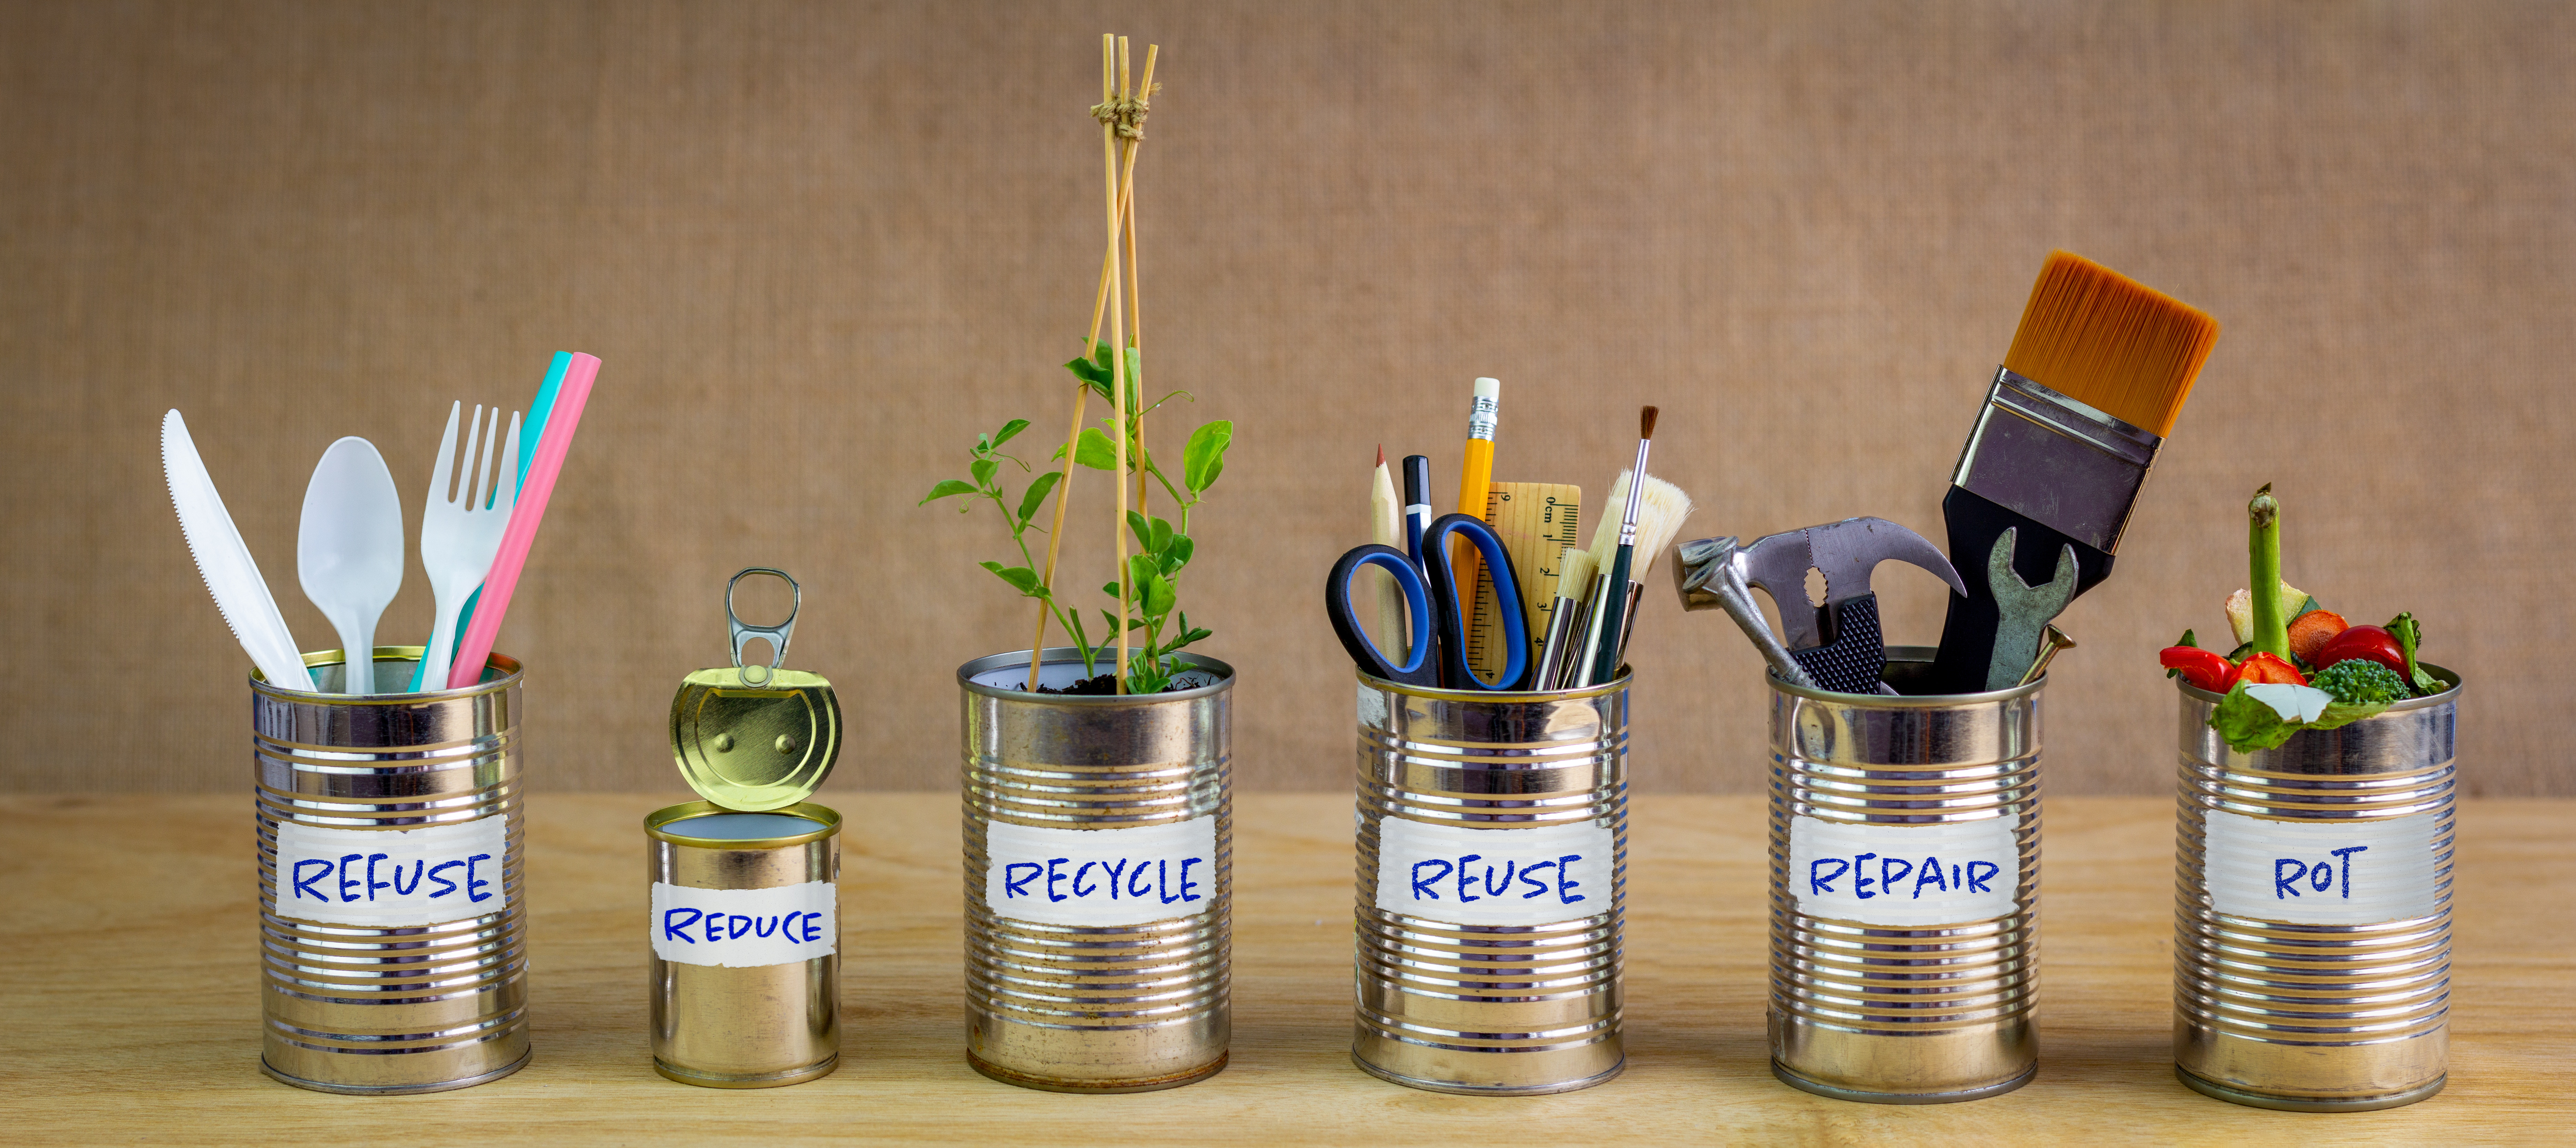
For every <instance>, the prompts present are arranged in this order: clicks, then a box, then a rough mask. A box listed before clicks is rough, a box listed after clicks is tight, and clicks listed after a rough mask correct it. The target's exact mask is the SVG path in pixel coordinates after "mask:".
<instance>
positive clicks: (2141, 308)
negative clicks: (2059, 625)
mask: <svg viewBox="0 0 2576 1148" xmlns="http://www.w3.org/2000/svg"><path fill="white" fill-rule="evenodd" d="M2217 341H2218V323H2217V321H2216V320H2214V319H2211V318H2210V317H2209V316H2208V315H2206V314H2204V313H2202V312H2201V311H2199V310H2197V309H2195V308H2193V307H2191V306H2189V305H2186V304H2184V303H2182V302H2179V301H2177V300H2175V299H2174V298H2172V297H2171V296H2168V295H2165V294H2164V293H2162V292H2159V291H2156V290H2154V289H2152V288H2149V287H2147V286H2145V285H2143V284H2141V283H2139V282H2137V281H2136V280H2133V279H2130V278H2128V277H2127V276H2124V275H2121V274H2120V273H2119V272H2116V271H2113V270H2111V269H2110V268H2108V267H2104V266H2102V265H2101V264H2099V263H2095V262H2093V261H2092V260H2089V259H2086V258H2084V257H2083V256H2080V255H2075V254H2073V253H2070V252H2065V251H2058V252H2052V253H2051V254H2050V255H2049V257H2048V263H2047V265H2046V266H2045V267H2044V268H2042V269H2041V271H2040V273H2039V281H2038V282H2037V283H2036V284H2034V285H2033V286H2032V287H2031V292H2030V303H2029V305H2028V306H2027V307H2026V308H2024V310H2023V311H2022V316H2021V328H2020V329H2019V330H2018V331H2016V332H2014V334H2013V341H2012V349H2011V350H2010V351H2008V352H2006V353H2005V355H2004V362H2003V366H2002V367H2001V368H1999V369H1998V370H1996V372H1995V378H1994V382H1993V383H1992V384H1991V385H1990V386H1989V387H1988V388H1987V390H1986V400H1985V403H1984V405H1982V406H1981V407H1979V408H1978V412H1977V424H1976V426H1975V428H1974V429H1972V430H1970V431H1969V432H1968V444H1967V447H1966V449H1964V450H1962V451H1960V453H1959V465H1958V468H1957V469H1956V470H1955V471H1954V472H1953V473H1952V475H1951V478H1950V493H1949V496H1948V497H1946V498H1944V499H1942V500H1941V513H1942V516H1943V517H1944V518H1945V519H1946V520H1947V522H1948V525H1949V534H1950V563H1951V565H1953V566H1956V567H1957V568H1959V569H1960V570H1963V571H1969V570H1985V569H1987V568H1988V566H1989V561H1988V559H1989V557H1990V556H1991V555H1992V554H1993V552H1994V548H1995V543H1996V542H1997V541H1998V540H1999V539H2001V538H2002V537H2003V534H2004V531H2006V530H2014V531H2016V536H2015V540H2014V546H2013V553H2012V567H2013V571H2014V573H2016V574H2018V575H2019V577H2020V579H2021V581H2022V582H2023V583H2025V584H2027V585H2028V586H2042V585H2045V584H2047V583H2048V582H2049V581H2050V580H2051V578H2052V577H2053V575H2054V574H2055V569H2056V565H2057V562H2058V557H2059V555H2060V554H2061V553H2062V551H2063V550H2064V549H2065V548H2069V547H2071V548H2072V549H2073V551H2074V553H2075V561H2076V577H2075V593H2076V594H2079V595H2080V594H2082V593H2083V592H2085V591H2086V590H2090V589H2092V588H2093V587H2094V586H2097V585H2099V584H2101V581H2102V580H2103V579H2104V578H2107V577H2109V576H2110V574H2111V561H2112V558H2113V557H2114V556H2115V555H2116V554H2118V552H2119V549H2120V535H2121V533H2122V532H2123V531H2125V530H2126V529H2127V528H2128V525H2129V513H2130V511H2131V510H2132V509H2133V508H2134V507H2135V506H2136V505H2137V501H2138V491H2139V489H2140V488H2141V487H2142V486H2144V485H2145V483H2146V481H2147V471H2148V470H2149V469H2150V468H2152V467H2153V466H2154V465H2155V461H2156V454H2157V452H2159V451H2161V450H2162V449H2164V442H2165V436H2166V435H2168V434H2171V433H2172V432H2173V425H2174V419H2175V417H2176V416H2177V415H2179V414H2180V413H2181V412H2182V404H2183V400H2184V399H2185V398H2187V397H2189V396H2190V394H2191V385H2192V381H2193V380H2194V379H2196V378H2198V377H2199V375H2200V368H2201V364H2202V363H2205V362H2207V361H2208V359H2209V351H2210V348H2211V347H2212V346H2213V345H2215V344H2216V343H2217ZM1967 583H1968V593H1967V595H1966V596H1965V597H1962V596H1959V595H1956V594H1953V595H1951V597H1950V616H1949V619H1948V621H1947V622H1946V623H1945V624H1944V626H1943V628H1942V630H1941V652H1940V655H1939V656H1938V658H1937V659H1936V660H1935V661H1934V664H1933V669H1932V677H1933V689H1934V690H1936V691H1937V692H1942V693H1975V692H1978V691H1980V690H1984V689H1987V688H1988V684H1987V683H1988V678H1989V675H1990V673H1992V672H1993V671H1994V669H1995V665H1994V663H1995V660H1996V656H1997V650H1996V633H1997V630H1998V628H1999V627H2000V625H2001V621H2002V614H2001V611H2000V609H1999V608H1998V606H1997V605H1996V600H1995V593H1994V590H1993V588H1992V587H1991V586H1990V585H1989V584H1988V583H1987V582H1986V581H1985V580H1981V579H1978V578H1974V577H1971V578H1969V579H1967ZM2041 621H2045V619H2041ZM2027 668H2028V667H2027V665H2024V666H2021V667H2013V668H2012V672H2011V673H2010V675H2009V676H2006V677H2004V678H2003V679H2002V680H2003V681H2004V682H2005V683H2006V684H2007V685H2009V684H2010V683H2011V682H2012V681H2015V680H2018V679H2019V678H2020V677H2021V676H2022V674H2023V672H2024V671H2026V670H2027Z"/></svg>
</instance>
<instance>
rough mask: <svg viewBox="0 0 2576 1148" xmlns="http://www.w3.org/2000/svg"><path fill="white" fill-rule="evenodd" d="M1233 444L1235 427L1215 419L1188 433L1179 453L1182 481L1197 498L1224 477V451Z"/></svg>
mask: <svg viewBox="0 0 2576 1148" xmlns="http://www.w3.org/2000/svg"><path fill="white" fill-rule="evenodd" d="M1233 443H1234V423H1233V421H1232V420H1228V419H1218V420H1217V421H1215V422H1212V423H1208V424H1205V425H1203V426H1201V427H1199V429H1197V430H1195V431H1192V432H1190V443H1189V446H1188V447H1186V448H1184V449H1183V450H1182V452H1181V460H1182V467H1181V481H1182V483H1183V484H1185V485H1187V486H1188V487H1189V488H1190V493H1192V494H1198V493H1201V492H1204V491H1205V490H1207V488H1209V487H1211V486H1215V485H1216V479H1217V476H1218V475H1220V474H1224V473H1225V450H1226V448H1227V447H1228V446H1231V445H1233Z"/></svg>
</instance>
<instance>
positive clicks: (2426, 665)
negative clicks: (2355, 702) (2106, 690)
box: [2173, 660, 2468, 721]
mask: <svg viewBox="0 0 2576 1148" xmlns="http://www.w3.org/2000/svg"><path fill="white" fill-rule="evenodd" d="M2415 664H2416V665H2418V666H2421V667H2423V669H2424V671H2425V672H2426V673H2429V674H2431V675H2433V677H2434V678H2435V679H2436V680H2439V681H2445V682H2449V683H2451V688H2449V689H2447V690H2444V691H2442V692H2441V693H2438V694H2434V695H2432V696H2430V697H2421V698H2408V699H2406V700H2405V701H2402V702H2390V703H2389V705H2388V708H2387V709H2384V710H2381V711H2379V713H2375V714H2372V715H2370V717H2378V716H2380V715H2381V714H2399V713H2407V712H2410V711H2413V710H2421V709H2431V708H2432V707H2434V706H2438V705H2446V704H2448V703H2451V702H2455V701H2458V700H2460V691H2461V690H2463V689H2466V688H2468V687H2467V684H2466V683H2464V682H2462V681H2461V680H2460V675H2459V673H2458V672H2457V671H2454V670H2451V669H2449V668H2447V667H2443V666H2437V665H2434V664H2433V663H2431V662H2426V661H2420V660H2419V661H2417V662H2416V663H2415ZM2173 681H2174V685H2176V686H2179V687H2181V689H2182V696H2184V697H2187V698H2190V699H2191V700H2193V701H2196V702H2208V703H2209V704H2211V705H2216V704H2218V703H2219V702H2222V701H2225V700H2227V695H2225V694H2214V693H2211V692H2209V691H2208V690H2204V689H2202V688H2200V687H2199V686H2195V685H2193V684H2191V683H2190V682H2187V681H2184V680H2183V679H2182V678H2181V677H2180V676H2176V677H2175V678H2174V680H2173ZM2361 720H2363V721H2369V720H2370V718H2363V719H2361Z"/></svg>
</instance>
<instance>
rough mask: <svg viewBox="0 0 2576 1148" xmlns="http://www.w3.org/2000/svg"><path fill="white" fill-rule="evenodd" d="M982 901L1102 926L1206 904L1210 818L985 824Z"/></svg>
mask: <svg viewBox="0 0 2576 1148" xmlns="http://www.w3.org/2000/svg"><path fill="white" fill-rule="evenodd" d="M984 851H985V854H984V855H985V861H986V867H985V870H984V907H985V908H987V909H990V910H992V911H993V913H994V915H996V916H1001V917H1009V918H1011V919H1012V920H1016V921H1031V922H1035V923H1037V924H1042V925H1077V926H1081V927H1084V928H1103V927H1110V926H1117V925H1142V924H1145V923H1146V922H1148V921H1168V920H1170V919H1172V918H1174V917H1186V916H1189V915H1191V914H1194V913H1202V912H1205V911H1207V908H1208V903H1209V902H1210V900H1212V899H1213V898H1214V897H1215V896H1216V818H1215V817H1213V816H1209V817H1193V818H1191V819H1189V820H1187V821H1172V822H1165V823H1163V824H1160V825H1140V826H1136V827H1135V828H1132V829H1040V828H1037V827H1035V826H1030V825H1014V824H1011V823H1009V822H1005V821H995V822H991V823H988V824H986V825H985V826H984Z"/></svg>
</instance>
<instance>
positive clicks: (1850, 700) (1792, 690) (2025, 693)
mask: <svg viewBox="0 0 2576 1148" xmlns="http://www.w3.org/2000/svg"><path fill="white" fill-rule="evenodd" d="M1938 653H1940V650H1938V649H1937V648H1935V647H1932V646H1889V647H1888V648H1887V660H1888V661H1889V662H1890V663H1895V662H1919V663H1922V664H1925V665H1929V664H1931V662H1932V659H1933V657H1934V655H1936V654H1938ZM1762 680H1763V681H1764V682H1766V683H1768V684H1769V685H1770V687H1771V690H1772V692H1774V693H1782V694H1787V695H1789V696H1790V697H1796V698H1806V699H1808V700H1809V701H1819V702H1831V703H1833V704H1835V705H1838V706H1849V707H1851V708H1853V709H1881V710H1923V709H1947V708H1949V707H1952V706H1963V705H1985V704H1990V703H1993V702H2008V701H2016V700H2019V699H2021V698H2026V697H2033V696H2036V695H2037V694H2038V693H2039V691H2040V689H2041V687H2044V686H2046V685H2047V684H2048V671H2046V670H2042V671H2040V674H2039V676H2038V677H2036V678H2033V679H2031V680H2029V681H2027V682H2023V683H2022V684H2020V685H2017V686H2014V687H2012V688H2011V689H2008V690H1981V691H1979V692H1977V693H1973V694H1898V695H1896V696H1894V697H1890V696H1888V695H1886V694H1840V693H1835V692H1834V691H1832V690H1821V689H1810V688H1808V687H1806V686H1793V685H1790V684H1789V683H1787V682H1784V681H1781V680H1780V674H1779V671H1777V670H1772V669H1768V668H1766V669H1764V670H1763V671H1762Z"/></svg>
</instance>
